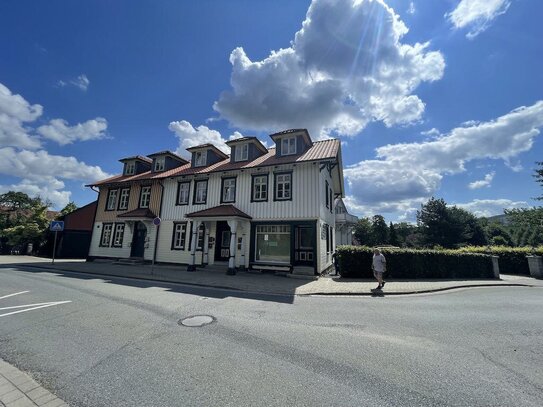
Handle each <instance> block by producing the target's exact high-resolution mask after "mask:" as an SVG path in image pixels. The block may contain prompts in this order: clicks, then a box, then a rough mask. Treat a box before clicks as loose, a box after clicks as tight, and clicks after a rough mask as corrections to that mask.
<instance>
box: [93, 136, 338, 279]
mask: <svg viewBox="0 0 543 407" xmlns="http://www.w3.org/2000/svg"><path fill="white" fill-rule="evenodd" d="M270 137H271V139H272V140H273V142H274V144H275V146H274V147H272V148H269V149H268V148H266V147H265V146H264V145H263V144H262V143H261V142H260V141H259V140H258V139H257V138H255V137H244V138H239V139H235V140H231V141H229V142H227V144H228V146H229V147H230V150H231V154H230V155H226V154H225V153H223V152H222V151H221V150H219V149H218V148H216V147H215V146H213V145H211V144H204V145H199V146H195V147H191V148H188V149H187V151H188V152H189V153H191V155H192V158H191V160H190V161H187V160H185V159H183V158H181V157H179V156H177V155H175V154H173V153H171V152H169V151H162V152H158V153H155V154H150V155H148V156H146V157H143V156H135V157H128V158H124V159H121V160H120V161H121V162H122V163H123V164H124V168H123V173H122V174H121V175H117V176H114V177H112V178H109V179H105V180H102V181H99V182H96V183H94V184H92V185H91V187H92V188H98V190H99V198H98V209H97V212H96V219H95V223H94V229H93V237H92V242H91V248H90V252H89V258H90V259H94V258H104V257H106V258H116V259H119V258H130V257H135V258H141V259H143V260H148V261H151V260H152V261H156V262H163V263H178V264H183V265H186V266H187V270H189V271H191V270H195V269H197V268H198V267H203V266H205V265H208V264H209V265H211V264H215V265H220V264H222V265H224V269H225V270H228V272H229V273H234V272H235V270H236V269H245V268H252V269H262V270H263V269H272V270H284V271H289V272H292V273H299V274H317V273H320V272H322V271H325V270H326V269H327V268H329V267H331V265H332V254H333V252H334V248H335V244H336V242H335V232H334V231H335V224H336V213H335V210H334V202H335V200H336V199H337V198H339V197H343V196H344V188H343V169H342V168H343V167H342V161H341V146H340V142H339V140H336V139H331V140H324V141H315V142H314V141H312V140H311V138H310V136H309V133H308V132H307V130H305V129H296V130H287V131H284V132H280V133H275V134H272V135H271V136H270Z"/></svg>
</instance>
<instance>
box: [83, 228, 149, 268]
mask: <svg viewBox="0 0 543 407" xmlns="http://www.w3.org/2000/svg"><path fill="white" fill-rule="evenodd" d="M106 223H109V222H106ZM117 223H123V222H117ZM144 224H145V226H146V227H147V235H146V237H145V245H144V247H145V250H144V252H143V258H144V259H145V260H152V259H153V253H154V247H155V236H156V226H153V225H151V223H150V222H145V223H144ZM103 227H104V226H103V223H102V222H95V223H94V227H93V230H92V239H91V245H90V249H89V256H94V257H113V258H129V257H130V252H131V250H132V247H131V246H132V236H133V230H132V228H131V227H130V226H129V224H128V222H126V223H125V227H124V236H123V244H122V247H112V246H111V244H112V242H113V233H114V227H115V223H113V229H112V235H111V240H110V246H109V247H102V246H100V239H101V238H102V229H103Z"/></svg>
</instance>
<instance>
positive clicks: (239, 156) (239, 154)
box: [235, 143, 249, 161]
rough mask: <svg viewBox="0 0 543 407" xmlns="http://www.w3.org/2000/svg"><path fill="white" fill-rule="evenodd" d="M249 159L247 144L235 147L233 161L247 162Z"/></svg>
mask: <svg viewBox="0 0 543 407" xmlns="http://www.w3.org/2000/svg"><path fill="white" fill-rule="evenodd" d="M248 159H249V144H248V143H246V144H241V145H237V146H236V156H235V161H247V160H248Z"/></svg>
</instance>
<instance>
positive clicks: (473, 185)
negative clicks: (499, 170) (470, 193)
mask: <svg viewBox="0 0 543 407" xmlns="http://www.w3.org/2000/svg"><path fill="white" fill-rule="evenodd" d="M494 175H496V172H495V171H492V172H490V173H488V174H486V175H485V177H484V178H483V179H481V180H478V181H473V182H470V183H469V184H468V188H469V189H479V188H484V187H487V188H488V187H490V184H492V180H493V179H494Z"/></svg>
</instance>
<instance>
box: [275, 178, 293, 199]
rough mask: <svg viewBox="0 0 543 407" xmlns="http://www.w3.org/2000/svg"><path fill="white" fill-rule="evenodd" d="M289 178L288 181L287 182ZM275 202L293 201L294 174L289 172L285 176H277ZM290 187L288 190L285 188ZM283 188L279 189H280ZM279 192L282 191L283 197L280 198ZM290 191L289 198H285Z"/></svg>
mask: <svg viewBox="0 0 543 407" xmlns="http://www.w3.org/2000/svg"><path fill="white" fill-rule="evenodd" d="M286 177H288V181H287V180H286ZM274 178H275V194H274V196H275V200H276V201H288V200H291V199H292V173H291V172H287V173H284V174H275V177H274ZM285 185H288V186H289V187H288V189H287V188H285ZM280 186H281V187H282V188H279V187H280ZM279 190H281V196H279ZM287 190H288V196H285V192H286V191H287Z"/></svg>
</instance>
